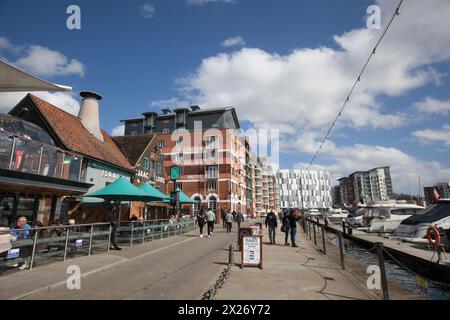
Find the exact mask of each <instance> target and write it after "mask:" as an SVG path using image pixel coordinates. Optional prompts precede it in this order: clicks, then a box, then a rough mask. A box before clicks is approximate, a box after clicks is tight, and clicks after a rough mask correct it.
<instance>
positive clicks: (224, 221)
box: [220, 208, 227, 229]
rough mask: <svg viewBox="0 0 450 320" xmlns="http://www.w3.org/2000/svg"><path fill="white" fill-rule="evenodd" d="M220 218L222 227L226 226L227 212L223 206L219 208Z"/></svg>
mask: <svg viewBox="0 0 450 320" xmlns="http://www.w3.org/2000/svg"><path fill="white" fill-rule="evenodd" d="M220 218H221V219H222V226H223V228H224V229H225V228H227V221H226V218H227V212H226V211H225V210H224V209H223V208H221V209H220Z"/></svg>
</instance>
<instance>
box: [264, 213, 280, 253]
mask: <svg viewBox="0 0 450 320" xmlns="http://www.w3.org/2000/svg"><path fill="white" fill-rule="evenodd" d="M266 228H269V239H270V244H271V245H272V244H276V241H275V236H276V230H277V228H278V221H277V216H276V215H275V213H273V212H272V211H271V212H269V213H268V214H267V217H266Z"/></svg>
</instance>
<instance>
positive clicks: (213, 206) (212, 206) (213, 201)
mask: <svg viewBox="0 0 450 320" xmlns="http://www.w3.org/2000/svg"><path fill="white" fill-rule="evenodd" d="M208 207H209V208H210V209H211V211H213V212H216V211H217V198H216V197H211V198H209V201H208Z"/></svg>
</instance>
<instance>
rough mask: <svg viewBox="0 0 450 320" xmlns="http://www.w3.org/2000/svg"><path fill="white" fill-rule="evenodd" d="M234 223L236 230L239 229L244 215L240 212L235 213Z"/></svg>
mask: <svg viewBox="0 0 450 320" xmlns="http://www.w3.org/2000/svg"><path fill="white" fill-rule="evenodd" d="M236 222H237V225H238V228H241V224H242V223H243V222H244V215H243V214H242V212H241V210H239V211H238V212H237V213H236Z"/></svg>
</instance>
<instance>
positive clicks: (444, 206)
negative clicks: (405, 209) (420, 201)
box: [392, 199, 450, 243]
mask: <svg viewBox="0 0 450 320" xmlns="http://www.w3.org/2000/svg"><path fill="white" fill-rule="evenodd" d="M430 226H435V227H436V228H438V229H442V230H444V231H445V232H446V233H449V230H450V199H442V200H439V201H438V202H437V203H435V204H432V205H431V206H428V207H427V208H426V209H425V210H422V211H421V212H419V213H418V214H416V215H414V216H412V217H409V218H407V219H405V220H403V221H402V222H401V223H400V225H399V226H398V228H397V230H395V232H394V233H393V234H392V237H393V238H395V239H399V240H403V241H406V242H413V243H428V241H427V240H426V238H427V230H428V228H429V227H430Z"/></svg>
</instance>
